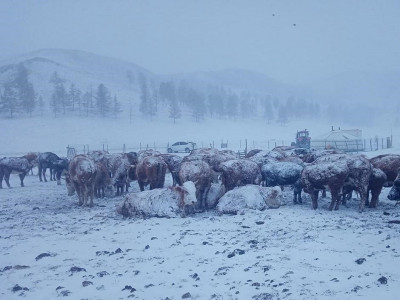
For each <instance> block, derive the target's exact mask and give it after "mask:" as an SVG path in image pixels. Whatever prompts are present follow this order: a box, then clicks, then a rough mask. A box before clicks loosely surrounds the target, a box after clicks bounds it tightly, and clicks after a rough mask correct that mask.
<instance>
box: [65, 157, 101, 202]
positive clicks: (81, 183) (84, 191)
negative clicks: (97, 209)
mask: <svg viewBox="0 0 400 300" xmlns="http://www.w3.org/2000/svg"><path fill="white" fill-rule="evenodd" d="M95 178H96V166H95V164H94V162H93V161H92V160H91V159H90V158H88V157H87V156H86V155H76V156H75V157H74V158H72V160H71V162H70V164H69V167H68V175H67V176H66V178H65V181H66V184H67V190H68V195H69V196H72V195H73V194H74V192H75V191H76V193H77V194H78V199H79V205H84V206H87V205H88V206H93V196H94V183H95Z"/></svg>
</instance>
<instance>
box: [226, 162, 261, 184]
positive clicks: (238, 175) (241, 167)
mask: <svg viewBox="0 0 400 300" xmlns="http://www.w3.org/2000/svg"><path fill="white" fill-rule="evenodd" d="M221 168H222V174H221V177H222V184H223V185H224V186H225V190H226V191H230V190H232V189H233V188H235V187H238V186H242V185H246V184H256V185H259V184H260V183H261V180H262V176H261V170H260V167H259V166H258V165H257V163H255V162H254V161H251V160H250V159H232V160H228V161H226V162H223V163H221Z"/></svg>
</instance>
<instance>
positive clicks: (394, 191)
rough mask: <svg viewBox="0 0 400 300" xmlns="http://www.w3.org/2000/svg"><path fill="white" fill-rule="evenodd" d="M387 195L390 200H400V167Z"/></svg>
mask: <svg viewBox="0 0 400 300" xmlns="http://www.w3.org/2000/svg"><path fill="white" fill-rule="evenodd" d="M387 197H388V199H389V200H397V201H398V200H400V168H399V169H398V171H397V176H396V178H395V180H394V182H393V186H392V188H391V189H390V192H389V194H388V196H387Z"/></svg>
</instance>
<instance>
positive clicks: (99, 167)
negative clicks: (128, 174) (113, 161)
mask: <svg viewBox="0 0 400 300" xmlns="http://www.w3.org/2000/svg"><path fill="white" fill-rule="evenodd" d="M95 165H96V177H95V179H94V196H95V197H96V198H104V197H112V196H113V194H114V186H113V184H112V180H111V176H110V172H109V171H108V169H107V167H106V166H105V165H104V163H102V162H100V161H99V162H96V163H95Z"/></svg>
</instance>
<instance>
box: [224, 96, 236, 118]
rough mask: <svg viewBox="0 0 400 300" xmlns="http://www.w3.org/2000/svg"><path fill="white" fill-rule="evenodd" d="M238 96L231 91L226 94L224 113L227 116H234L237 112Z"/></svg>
mask: <svg viewBox="0 0 400 300" xmlns="http://www.w3.org/2000/svg"><path fill="white" fill-rule="evenodd" d="M238 106H239V97H238V96H237V95H236V94H235V93H231V94H230V95H229V96H228V101H227V105H226V114H227V115H228V117H231V118H235V117H236V116H237V113H238Z"/></svg>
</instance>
